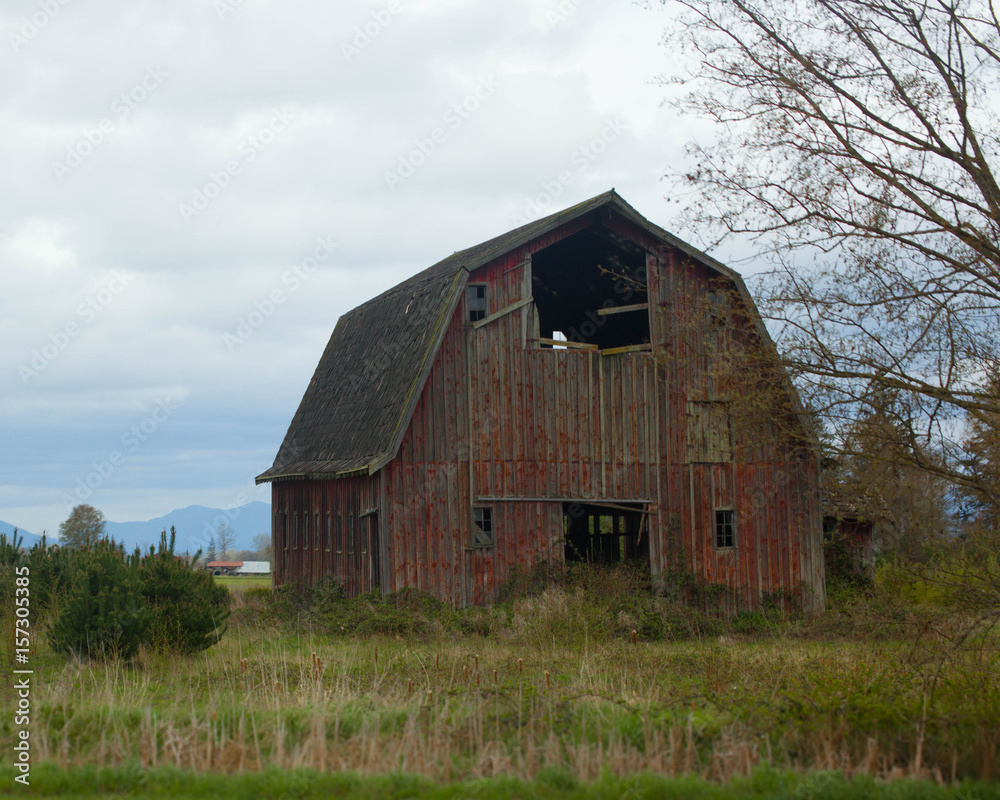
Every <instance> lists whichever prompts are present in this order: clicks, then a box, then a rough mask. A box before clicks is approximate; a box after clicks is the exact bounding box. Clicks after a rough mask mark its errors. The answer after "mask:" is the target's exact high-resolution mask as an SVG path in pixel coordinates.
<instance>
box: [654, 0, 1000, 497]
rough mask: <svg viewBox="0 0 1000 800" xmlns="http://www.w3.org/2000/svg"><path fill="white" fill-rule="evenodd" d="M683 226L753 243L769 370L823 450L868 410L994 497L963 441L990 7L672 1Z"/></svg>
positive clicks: (975, 406)
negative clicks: (696, 123)
mask: <svg viewBox="0 0 1000 800" xmlns="http://www.w3.org/2000/svg"><path fill="white" fill-rule="evenodd" d="M682 5H683V6H685V7H686V20H685V24H684V25H682V26H681V27H679V28H678V30H677V31H676V32H674V33H672V34H670V35H668V44H669V46H671V47H683V48H685V49H686V50H687V52H688V53H693V54H694V55H695V56H696V61H697V62H698V66H697V67H696V68H695V70H694V73H693V74H691V75H689V76H687V77H684V78H682V80H683V81H685V82H686V83H687V84H688V86H689V88H690V89H691V92H690V94H689V95H688V96H687V97H686V99H685V100H684V101H682V103H681V105H682V107H683V108H684V109H685V110H687V111H689V112H694V113H696V114H699V115H701V116H703V117H706V118H708V119H710V120H714V121H715V122H717V123H719V125H718V130H719V131H720V135H719V138H718V140H717V141H716V142H715V143H713V144H711V145H705V146H698V145H694V146H692V148H691V153H692V155H693V156H694V157H695V160H696V161H697V166H696V167H695V168H694V169H691V170H687V171H685V172H683V173H678V174H675V175H673V176H672V177H673V179H674V181H675V182H676V183H677V184H679V185H684V186H686V187H688V188H693V189H694V190H695V196H696V198H697V199H696V201H695V202H694V203H693V204H692V205H691V207H690V209H689V219H688V222H689V223H690V224H691V225H692V226H697V227H698V229H699V230H700V231H702V232H704V231H705V230H714V231H717V232H718V235H719V236H720V237H726V236H733V235H738V236H741V237H747V238H749V239H751V240H753V241H754V242H755V243H756V244H757V246H758V248H759V250H760V251H761V252H763V253H765V254H766V257H768V258H769V259H770V263H771V266H770V270H769V271H768V272H767V273H765V274H764V275H763V276H761V277H760V278H759V279H758V280H757V282H756V285H755V289H756V291H757V295H758V299H759V303H760V307H761V310H762V312H763V313H764V315H765V317H766V318H767V319H769V321H770V323H771V327H772V331H773V332H774V334H775V338H776V340H777V342H778V345H779V349H780V350H781V352H782V355H783V356H784V357H785V359H786V366H787V367H788V369H789V370H790V372H791V373H792V375H793V376H794V378H795V380H796V382H797V383H798V385H799V386H800V388H801V389H802V391H803V393H804V395H805V397H806V399H807V402H808V403H810V404H811V405H812V407H814V408H816V409H817V410H819V411H820V412H822V413H823V414H824V415H825V418H826V420H827V422H828V426H827V433H828V434H829V439H830V443H831V445H832V446H835V447H840V448H845V447H847V446H848V445H849V437H847V436H845V435H843V432H844V428H845V423H846V422H848V421H851V420H855V419H857V418H858V417H859V416H863V415H864V414H866V413H868V412H870V411H871V410H872V409H873V408H874V407H875V406H876V405H877V406H878V407H879V413H882V414H885V415H887V417H888V419H890V420H891V421H892V423H893V424H892V426H891V429H892V430H893V431H895V432H896V433H897V434H898V436H899V437H900V439H899V441H898V442H896V443H895V444H896V446H897V447H896V449H897V451H898V455H899V457H901V458H904V459H907V460H909V462H910V463H911V464H913V465H915V466H918V467H920V468H921V469H924V470H927V471H928V472H931V473H933V474H936V475H939V476H941V477H944V478H946V479H948V480H949V481H951V482H952V483H954V484H957V485H959V486H962V487H965V488H966V489H968V490H970V491H977V492H987V493H992V494H993V496H996V494H997V491H998V487H997V486H996V484H993V485H984V481H983V479H982V478H983V473H982V471H981V470H979V471H977V470H975V469H971V468H970V463H971V462H970V453H969V449H968V446H967V445H968V428H967V426H968V425H970V424H974V425H976V426H978V430H979V433H980V435H984V434H983V432H984V431H985V435H986V436H987V438H990V437H992V438H993V439H996V437H997V436H998V435H1000V432H998V430H997V428H996V420H997V419H998V417H997V412H998V411H1000V399H998V397H997V394H996V388H995V384H994V385H991V384H990V381H989V377H990V376H991V375H993V374H995V373H996V370H997V365H998V364H1000V184H998V181H997V173H996V169H997V164H998V157H1000V138H998V135H997V132H998V131H1000V126H998V124H997V118H996V113H995V111H994V109H995V108H996V107H1000V25H998V22H997V13H996V9H995V8H994V6H993V5H992V2H991V0H917V1H916V2H913V1H910V0H777V2H770V1H769V2H765V1H764V0H682Z"/></svg>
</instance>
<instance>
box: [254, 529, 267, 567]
mask: <svg viewBox="0 0 1000 800" xmlns="http://www.w3.org/2000/svg"><path fill="white" fill-rule="evenodd" d="M253 546H254V550H255V551H256V553H257V555H258V556H259V557H260V558H262V559H263V560H264V561H270V560H271V534H269V533H258V534H257V535H256V536H254V537H253Z"/></svg>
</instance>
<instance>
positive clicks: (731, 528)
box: [715, 508, 736, 549]
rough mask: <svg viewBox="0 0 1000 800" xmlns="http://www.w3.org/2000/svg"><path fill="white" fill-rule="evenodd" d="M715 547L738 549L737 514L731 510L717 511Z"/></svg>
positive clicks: (719, 509) (721, 509)
mask: <svg viewBox="0 0 1000 800" xmlns="http://www.w3.org/2000/svg"><path fill="white" fill-rule="evenodd" d="M715 546H716V547H717V548H719V549H724V548H732V547H736V512H735V511H734V510H733V509H731V508H717V509H715Z"/></svg>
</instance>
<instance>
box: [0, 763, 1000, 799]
mask: <svg viewBox="0 0 1000 800" xmlns="http://www.w3.org/2000/svg"><path fill="white" fill-rule="evenodd" d="M0 775H2V776H3V782H2V786H3V788H2V789H0V795H5V794H11V795H13V794H17V795H19V796H26V797H58V798H75V800H83V799H84V798H97V797H118V798H126V797H135V796H141V797H152V798H157V797H163V798H174V799H175V800H179V799H180V798H189V797H190V798H205V797H219V798H226V799H227V800H243V798H247V800H250V799H251V798H253V799H254V800H255V799H256V798H341V799H342V800H353V799H354V798H358V800H362V799H365V800H368V799H370V798H372V799H376V800H407V799H408V798H412V800H459V799H467V800H509V799H510V798H523V800H534V799H535V798H537V800H549V799H550V798H551V799H552V800H577V799H579V800H647V798H648V800H653V799H654V798H664V799H666V798H676V799H677V800H681V798H684V800H735V798H761V799H762V800H763V798H769V799H773V800H784V799H786V798H787V800H804V798H813V799H815V800H820V799H821V798H822V799H823V800H881V799H882V798H885V800H897V798H898V799H899V800H902V798H920V799H921V800H994V799H995V798H1000V785H998V784H992V785H991V784H983V783H968V782H966V783H963V784H960V785H956V786H938V785H934V784H931V783H928V782H926V781H912V780H897V781H893V782H884V781H877V780H874V779H872V778H869V777H860V778H855V779H853V780H848V779H845V778H844V777H843V776H842V775H840V774H839V773H830V772H818V773H811V774H808V775H800V774H795V773H782V772H776V771H773V770H767V769H760V770H757V771H755V772H754V774H753V775H752V776H749V777H747V778H740V779H736V780H733V781H729V782H726V783H722V784H716V783H711V782H708V781H705V780H703V779H701V778H695V777H684V778H665V777H663V776H659V775H653V774H648V773H646V774H638V775H630V776H628V777H625V778H620V777H615V776H612V775H603V776H601V777H600V778H598V779H597V780H594V781H585V782H581V781H578V780H577V779H576V778H575V777H574V776H572V775H571V774H569V773H566V772H562V771H559V770H547V771H544V772H542V773H540V774H539V775H538V777H537V778H536V779H535V780H533V781H520V780H516V779H512V778H493V779H479V780H470V781H462V782H455V783H436V782H433V781H430V780H428V779H426V778H423V777H420V776H415V775H408V774H405V773H394V774H390V775H377V776H369V777H361V776H358V775H356V774H354V773H349V772H348V773H344V772H342V773H332V774H331V773H318V772H316V771H314V770H274V769H269V770H265V771H263V772H258V773H252V774H247V773H244V774H236V775H221V774H213V773H204V774H192V773H188V772H184V771H181V770H176V769H172V768H158V769H153V770H148V769H141V768H139V767H138V766H137V765H132V766H130V767H123V768H119V769H102V770H97V769H93V768H87V769H73V770H69V771H62V770H59V769H57V768H55V767H52V766H46V767H40V768H37V769H36V770H34V772H33V773H32V781H31V785H30V787H22V786H20V785H18V784H14V783H13V781H12V779H11V775H10V773H9V770H3V771H0ZM12 786H13V787H14V788H11V787H12Z"/></svg>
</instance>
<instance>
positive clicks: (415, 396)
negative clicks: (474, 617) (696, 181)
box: [257, 190, 825, 608]
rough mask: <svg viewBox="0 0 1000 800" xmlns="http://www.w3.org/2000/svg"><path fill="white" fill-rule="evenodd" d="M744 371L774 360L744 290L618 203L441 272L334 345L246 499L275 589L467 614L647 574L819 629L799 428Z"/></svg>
mask: <svg viewBox="0 0 1000 800" xmlns="http://www.w3.org/2000/svg"><path fill="white" fill-rule="evenodd" d="M744 352H746V353H750V352H756V353H760V352H768V353H773V345H772V344H771V342H770V339H769V338H768V335H767V332H766V331H765V330H764V327H763V325H762V323H761V321H760V317H759V315H758V314H757V312H756V310H755V308H754V306H753V302H752V300H751V299H750V295H749V294H748V292H747V290H746V287H745V285H744V283H743V281H742V279H741V278H740V276H739V275H738V274H737V273H735V272H734V271H732V270H730V269H729V268H727V267H725V266H723V265H722V264H720V263H718V262H717V261H715V260H714V259H712V258H710V257H709V256H707V255H705V254H703V253H701V252H699V251H697V250H696V249H694V248H693V247H691V246H690V245H687V244H685V243H684V242H682V241H680V240H679V239H677V238H676V237H674V236H672V235H671V234H669V233H667V232H666V231H664V230H662V229H660V228H658V227H657V226H656V225H653V224H652V223H650V222H649V221H647V220H646V219H644V218H643V217H642V216H641V215H640V214H638V213H637V212H636V211H635V210H634V209H633V208H632V207H631V206H629V205H628V204H627V203H626V202H625V201H624V200H622V198H621V197H619V196H618V195H617V194H616V193H615V192H614V191H613V190H612V191H610V192H608V193H606V194H603V195H600V196H598V197H595V198H593V199H591V200H588V201H586V202H584V203H581V204H579V205H577V206H574V207H572V208H569V209H567V210H565V211H562V212H559V213H557V214H553V215H552V216H549V217H546V218H544V219H540V220H537V221H535V222H532V223H529V224H527V225H524V226H522V227H519V228H517V229H515V230H513V231H510V232H509V233H506V234H503V235H502V236H499V237H497V238H495V239H491V240H490V241H488V242H485V243H483V244H480V245H478V246H476V247H472V248H469V249H468V250H462V251H459V252H457V253H454V254H453V255H451V256H449V257H448V258H446V259H444V260H443V261H440V262H439V263H437V264H435V265H434V266H432V267H430V268H429V269H426V270H424V271H423V272H421V273H419V274H417V275H415V276H414V277H412V278H410V279H409V280H407V281H404V282H403V283H401V284H399V285H398V286H396V287H394V288H392V289H390V290H388V291H386V292H384V293H382V294H381V295H379V296H378V297H375V298H374V299H372V300H369V301H368V302H366V303H364V304H363V305H361V306H358V307H357V308H355V309H354V310H353V311H350V312H349V313H347V314H345V315H344V316H343V317H341V318H340V320H339V321H338V322H337V325H336V328H335V329H334V331H333V335H332V336H331V338H330V342H329V344H328V345H327V347H326V350H325V352H324V353H323V356H322V358H321V359H320V363H319V366H318V367H317V369H316V372H315V374H314V375H313V377H312V380H311V381H310V382H309V386H308V387H307V389H306V392H305V395H304V396H303V398H302V402H301V404H300V406H299V409H298V411H297V412H296V414H295V416H294V418H293V419H292V422H291V425H290V426H289V429H288V433H287V435H286V436H285V439H284V442H283V443H282V445H281V448H280V450H279V451H278V455H277V457H276V458H275V461H274V465H273V466H272V467H271V468H270V469H269V470H267V471H266V472H264V473H263V474H262V475H260V476H259V477H258V478H257V480H258V482H259V483H261V482H271V483H272V506H273V512H274V517H273V545H274V580H275V583H276V584H283V583H287V582H306V583H310V582H316V581H320V580H322V579H326V578H333V579H336V580H338V581H341V582H342V583H343V584H344V586H345V588H346V589H347V592H348V593H349V594H357V593H360V592H364V591H367V590H371V589H376V588H378V589H381V590H382V591H390V592H391V591H396V590H399V589H402V588H404V587H413V588H416V589H420V590H424V591H428V592H432V593H433V594H435V595H437V596H438V597H440V598H441V599H443V600H445V601H447V602H450V603H452V604H455V605H466V604H470V603H475V604H480V603H487V602H489V601H490V600H492V599H493V598H495V597H496V596H497V592H498V590H499V589H500V587H501V586H502V585H503V583H504V582H505V581H506V580H507V579H508V578H509V576H510V575H511V571H512V569H513V568H514V567H515V566H516V565H520V566H522V567H525V568H530V567H531V566H533V565H535V564H537V563H539V562H547V563H549V564H551V565H558V564H561V563H564V562H566V561H573V560H583V561H591V562H601V563H609V562H616V561H619V560H630V559H637V560H639V561H640V562H642V563H647V564H648V568H649V570H650V572H651V576H652V577H653V578H657V577H658V576H667V575H673V576H676V575H677V570H678V569H680V570H682V571H683V572H686V573H691V574H693V575H694V576H697V577H699V578H703V579H704V580H705V581H707V582H709V583H719V584H724V585H725V586H727V587H729V589H730V590H731V591H730V597H732V598H734V599H737V600H739V601H740V602H742V603H744V604H745V605H747V606H749V607H751V608H752V607H756V606H758V605H759V604H760V603H761V601H762V600H763V599H765V598H766V597H767V596H768V595H774V596H781V597H788V596H791V595H797V596H798V597H799V598H800V601H801V602H802V603H803V605H805V606H806V607H809V608H822V607H823V605H824V602H825V584H824V571H823V541H822V535H823V533H822V520H821V516H820V507H819V497H818V475H817V460H816V453H815V450H814V449H813V447H812V445H811V444H810V442H811V440H810V438H809V433H808V431H809V428H808V424H807V421H805V420H803V419H802V415H801V409H800V408H799V406H798V400H797V398H796V397H795V393H794V390H793V389H792V386H791V383H790V382H789V381H788V380H787V378H786V377H785V375H784V374H783V373H780V372H779V371H778V370H776V369H775V370H773V371H772V372H771V373H770V374H769V377H767V379H766V380H764V381H762V380H761V379H760V376H759V375H758V377H757V378H756V379H752V378H751V377H750V375H751V373H752V372H753V371H752V370H747V369H744V368H742V367H740V366H739V363H740V362H739V356H740V355H741V354H742V353H744ZM755 380H756V382H755ZM764 383H766V384H767V387H766V388H767V391H764V392H760V391H759V390H760V389H761V387H762V384H764ZM754 394H759V395H760V396H761V397H767V398H769V399H768V401H767V402H768V403H771V404H772V407H771V408H767V409H765V412H766V413H765V414H764V416H765V417H766V418H767V420H768V421H767V423H766V427H767V428H768V430H769V431H770V434H769V435H763V434H762V428H761V426H760V425H759V424H750V423H749V422H748V421H747V419H748V417H746V415H743V414H737V413H734V407H735V405H738V401H739V398H740V397H745V396H750V395H754ZM758 416H759V415H758ZM779 423H780V424H779ZM785 423H787V424H785Z"/></svg>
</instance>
